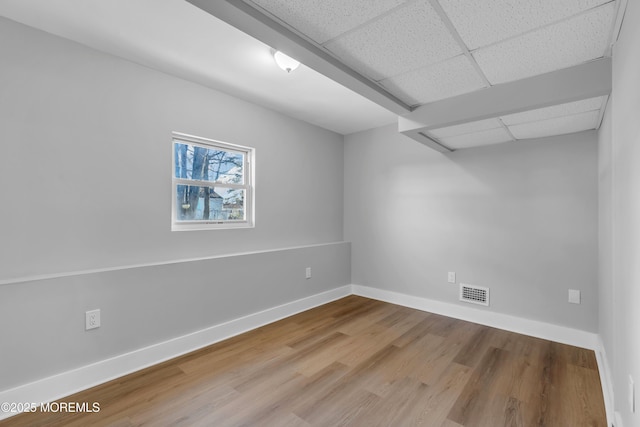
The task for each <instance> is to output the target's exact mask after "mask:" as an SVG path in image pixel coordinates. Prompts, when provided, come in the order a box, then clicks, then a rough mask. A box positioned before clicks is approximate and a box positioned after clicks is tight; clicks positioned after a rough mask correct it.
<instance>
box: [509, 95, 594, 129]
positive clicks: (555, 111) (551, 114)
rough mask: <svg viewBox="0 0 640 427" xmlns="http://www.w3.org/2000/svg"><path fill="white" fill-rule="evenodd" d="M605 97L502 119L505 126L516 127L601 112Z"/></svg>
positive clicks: (539, 109) (526, 112) (512, 115)
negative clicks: (589, 112) (517, 125)
mask: <svg viewBox="0 0 640 427" xmlns="http://www.w3.org/2000/svg"><path fill="white" fill-rule="evenodd" d="M602 101H603V97H602V96H598V97H596V98H589V99H583V100H581V101H575V102H568V103H566V104H559V105H553V106H551V107H546V108H538V109H536V110H530V111H523V112H522V113H516V114H509V115H508V116H502V117H500V118H501V119H502V121H503V123H504V124H505V125H516V124H520V123H527V122H535V121H541V120H547V119H552V118H555V117H563V116H569V115H572V114H578V113H584V112H587V111H594V110H600V108H602Z"/></svg>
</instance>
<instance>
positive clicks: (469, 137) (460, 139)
mask: <svg viewBox="0 0 640 427" xmlns="http://www.w3.org/2000/svg"><path fill="white" fill-rule="evenodd" d="M439 141H440V142H441V143H443V144H444V145H446V146H447V147H449V148H452V149H454V150H459V149H461V148H471V147H480V146H484V145H491V144H499V143H501V142H509V141H513V137H512V136H511V135H509V133H508V132H507V131H506V130H505V129H504V128H497V129H489V130H483V131H480V132H473V133H466V134H462V135H456V136H449V137H446V138H441V139H440V140H439Z"/></svg>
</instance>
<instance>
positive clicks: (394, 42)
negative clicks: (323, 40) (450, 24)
mask: <svg viewBox="0 0 640 427" xmlns="http://www.w3.org/2000/svg"><path fill="white" fill-rule="evenodd" d="M427 41H428V42H427ZM324 47H325V48H327V49H328V50H329V51H330V52H332V53H333V54H335V55H336V56H337V57H338V58H339V59H340V60H342V61H343V62H344V63H345V64H347V65H349V66H350V67H352V68H354V69H356V70H358V71H360V72H362V73H363V74H365V75H367V76H369V77H371V78H373V79H374V80H381V79H383V78H387V77H391V76H396V75H399V74H403V73H406V72H408V71H412V70H416V69H419V68H422V67H426V66H429V65H431V64H434V63H437V62H440V61H443V60H445V59H447V58H451V57H454V56H456V55H459V54H460V53H462V49H461V47H460V46H459V45H458V43H457V42H456V41H455V39H454V38H453V36H452V35H451V33H450V32H449V30H448V29H447V27H446V26H445V24H444V23H443V21H442V19H441V18H440V16H439V15H438V13H437V12H436V11H435V10H434V9H433V7H431V4H430V3H429V2H428V1H426V0H423V1H415V2H410V3H408V4H406V5H405V6H404V7H402V8H397V9H395V10H394V11H392V12H391V13H389V14H387V15H384V16H381V17H380V18H379V19H377V20H374V21H371V22H369V23H367V25H364V26H361V27H358V28H355V29H353V31H350V32H348V33H346V34H343V35H342V36H340V37H338V38H336V39H334V40H332V41H330V42H329V43H327V44H325V45H324Z"/></svg>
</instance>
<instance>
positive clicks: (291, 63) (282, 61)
mask: <svg viewBox="0 0 640 427" xmlns="http://www.w3.org/2000/svg"><path fill="white" fill-rule="evenodd" d="M273 59H275V61H276V64H278V67H280V68H282V69H283V70H284V71H286V72H287V73H290V72H292V71H293V70H295V69H296V68H298V66H299V65H300V62H298V61H296V60H295V59H293V58H291V57H289V56H287V55H285V54H284V53H282V52H280V51H279V50H276V51H275V52H274V53H273Z"/></svg>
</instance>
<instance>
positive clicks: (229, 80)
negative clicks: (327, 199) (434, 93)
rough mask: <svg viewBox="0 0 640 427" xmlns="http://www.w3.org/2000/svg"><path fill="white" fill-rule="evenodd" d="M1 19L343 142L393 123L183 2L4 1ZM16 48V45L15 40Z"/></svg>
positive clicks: (338, 87)
mask: <svg viewBox="0 0 640 427" xmlns="http://www.w3.org/2000/svg"><path fill="white" fill-rule="evenodd" d="M0 16H4V17H7V18H9V19H11V20H14V21H17V22H21V23H23V24H26V25H29V26H32V27H35V28H38V29H41V30H44V31H47V32H49V33H52V34H55V35H58V36H61V37H65V38H67V39H71V40H74V41H76V42H79V43H82V44H84V45H87V46H90V47H92V48H95V49H98V50H101V51H104V52H107V53H110V54H113V55H116V56H119V57H122V58H125V59H128V60H130V61H133V62H136V63H139V64H142V65H145V66H147V67H150V68H154V69H157V70H160V71H163V72H166V73H169V74H172V75H175V76H178V77H181V78H184V79H187V80H191V81H194V82H197V83H200V84H203V85H205V86H208V87H211V88H214V89H217V90H221V91H223V92H226V93H229V94H231V95H234V96H237V97H239V98H242V99H246V100H249V101H251V102H253V103H256V104H259V105H262V106H265V107H267V108H271V109H274V110H276V111H280V112H282V113H284V114H286V115H288V116H291V117H294V118H297V119H300V120H304V121H306V122H309V123H312V124H315V125H318V126H321V127H324V128H326V129H330V130H332V131H335V132H337V133H341V134H349V133H353V132H358V131H361V130H365V129H370V128H373V127H377V126H381V125H385V124H389V123H394V122H395V121H396V120H397V115H396V114H393V113H391V112H390V111H388V110H386V109H385V108H382V107H380V106H379V105H377V104H375V103H374V102H372V101H370V100H368V99H366V98H365V97H363V96H361V95H359V94H356V93H355V92H353V91H352V90H350V89H347V88H345V87H344V86H342V85H340V84H338V83H336V82H334V81H332V80H330V79H328V78H326V77H325V76H323V75H321V74H320V73H318V72H316V71H314V70H312V69H310V68H308V67H305V66H301V67H300V68H298V69H297V70H296V71H295V72H293V73H291V74H286V73H285V72H283V71H282V70H280V69H279V68H277V67H276V66H275V64H274V62H273V58H272V56H271V52H270V50H271V48H270V47H269V46H267V45H265V44H264V43H262V42H260V41H258V40H256V39H254V38H252V37H250V36H248V35H246V34H245V33H243V32H241V31H240V30H237V29H236V28H233V27H232V26H230V25H229V24H227V23H225V22H223V21H221V20H219V19H218V18H215V17H213V16H211V15H210V14H208V13H206V12H204V11H202V10H200V9H198V8H197V7H195V6H193V5H192V4H190V3H188V2H186V1H184V0H2V1H0ZM15 42H16V43H19V40H15Z"/></svg>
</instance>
